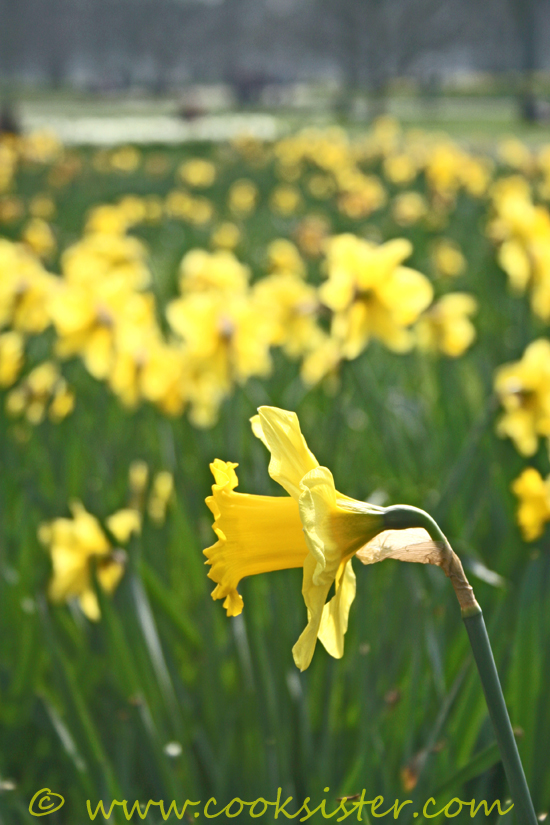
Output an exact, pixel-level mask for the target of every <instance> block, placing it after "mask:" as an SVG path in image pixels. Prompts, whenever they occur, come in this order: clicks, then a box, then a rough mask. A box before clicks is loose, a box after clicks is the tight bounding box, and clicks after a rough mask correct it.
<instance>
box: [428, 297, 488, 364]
mask: <svg viewBox="0 0 550 825" xmlns="http://www.w3.org/2000/svg"><path fill="white" fill-rule="evenodd" d="M476 310H477V301H476V300H475V298H474V297H473V296H472V295H468V294H467V293H465V292H450V293H448V294H447V295H444V296H443V297H442V298H440V299H439V301H436V303H435V304H434V305H433V306H432V307H430V309H428V310H427V311H426V312H425V313H424V314H423V315H422V316H421V317H420V319H419V321H418V322H417V324H416V335H417V341H418V346H419V348H420V349H422V350H431V351H437V350H439V351H440V352H442V353H443V354H444V355H448V356H449V357H450V358H458V357H459V356H460V355H462V354H463V353H464V352H465V351H466V350H467V349H468V347H469V346H470V345H471V344H472V342H473V341H474V340H475V337H476V330H475V327H474V325H473V324H472V322H471V321H470V316H471V315H473V314H474V312H476Z"/></svg>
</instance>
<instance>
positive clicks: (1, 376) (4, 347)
mask: <svg viewBox="0 0 550 825" xmlns="http://www.w3.org/2000/svg"><path fill="white" fill-rule="evenodd" d="M24 358H25V341H24V339H23V336H22V335H20V334H19V333H18V332H14V331H11V332H4V333H2V334H1V335H0V387H11V385H12V384H14V383H15V381H16V380H17V377H18V375H19V373H20V372H21V369H22V367H23V361H24Z"/></svg>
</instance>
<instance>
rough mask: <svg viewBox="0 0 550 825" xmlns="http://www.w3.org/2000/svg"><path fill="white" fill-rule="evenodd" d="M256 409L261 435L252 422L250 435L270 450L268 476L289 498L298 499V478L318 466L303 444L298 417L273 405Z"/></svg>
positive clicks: (299, 480) (300, 479)
mask: <svg viewBox="0 0 550 825" xmlns="http://www.w3.org/2000/svg"><path fill="white" fill-rule="evenodd" d="M258 412H259V423H260V424H261V430H262V433H263V438H261V436H259V435H258V423H257V422H253V425H252V426H253V431H254V434H255V435H257V436H258V437H259V438H261V440H262V441H263V442H264V443H267V446H268V449H269V451H270V453H271V461H270V462H269V475H270V476H271V478H272V479H273V480H274V481H276V482H277V483H278V484H280V485H281V486H282V487H284V489H285V490H286V491H287V493H289V494H290V495H291V496H292V497H293V498H295V499H299V497H300V482H301V481H302V478H303V477H304V476H305V475H306V473H308V472H309V471H310V470H313V469H315V468H316V467H318V466H319V462H318V461H317V459H316V458H315V456H314V455H313V453H312V452H311V450H310V449H309V447H308V446H307V444H306V440H305V438H304V436H303V435H302V431H301V430H300V424H299V422H298V416H297V415H296V413H294V412H288V411H287V410H280V409H278V408H277V407H260V408H259V410H258ZM254 428H256V429H254Z"/></svg>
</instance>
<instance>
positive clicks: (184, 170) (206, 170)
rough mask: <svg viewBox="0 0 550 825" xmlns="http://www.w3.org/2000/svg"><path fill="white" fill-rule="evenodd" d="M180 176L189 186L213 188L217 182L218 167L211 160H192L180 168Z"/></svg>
mask: <svg viewBox="0 0 550 825" xmlns="http://www.w3.org/2000/svg"><path fill="white" fill-rule="evenodd" d="M178 175H179V176H180V178H181V179H182V181H183V183H186V184H187V185H188V186H193V187H195V188H199V187H201V188H202V187H207V186H212V184H213V183H214V181H215V180H216V167H215V166H214V164H213V163H212V161H210V160H205V159H204V158H191V159H190V160H186V161H184V162H183V163H182V164H181V165H180V166H179V168H178Z"/></svg>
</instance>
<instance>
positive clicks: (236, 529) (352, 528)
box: [204, 407, 537, 825]
mask: <svg viewBox="0 0 550 825" xmlns="http://www.w3.org/2000/svg"><path fill="white" fill-rule="evenodd" d="M251 423H252V430H253V432H254V435H256V436H257V437H258V438H259V439H260V440H261V441H262V442H263V443H264V444H265V446H266V447H267V448H268V450H269V452H270V453H271V460H270V463H269V474H270V476H271V477H272V478H273V479H274V480H275V481H277V482H278V483H279V484H280V485H281V486H282V487H283V488H284V489H285V490H286V492H287V493H288V495H287V496H283V497H273V496H258V495H251V494H248V493H237V492H235V488H236V487H237V485H238V479H237V474H236V472H235V469H236V467H237V464H234V463H231V462H225V461H221V460H220V459H216V460H215V461H214V462H213V463H212V464H211V465H210V467H211V470H212V473H213V475H214V479H215V483H214V484H213V486H212V495H211V496H209V497H208V498H207V499H206V503H207V505H208V507H209V508H210V510H211V511H212V513H213V515H214V524H213V530H214V532H215V533H216V536H217V541H216V543H215V544H213V545H212V546H211V547H208V548H207V549H206V550H205V551H204V554H205V555H206V564H208V565H210V571H209V573H208V576H209V577H210V578H211V579H213V581H214V582H216V588H215V589H214V591H213V592H212V597H213V598H214V599H224V607H225V608H226V610H227V615H228V616H236V615H238V614H239V613H240V612H241V611H242V609H243V599H242V596H241V595H240V594H239V592H238V591H237V586H238V584H239V582H240V580H241V579H242V578H244V577H245V576H250V575H255V574H258V573H264V572H269V571H273V570H282V569H289V568H293V567H297V568H300V567H301V568H302V569H303V584H302V595H303V597H304V602H305V605H306V608H307V619H308V621H307V625H306V627H305V629H304V631H303V632H302V634H301V635H300V637H299V639H298V641H297V642H296V644H295V645H294V647H293V650H292V652H293V656H294V661H295V663H296V665H297V666H298V667H299V668H300V670H305V669H306V668H307V667H308V666H309V664H310V662H311V659H312V657H313V653H314V650H315V646H316V643H317V639H319V640H320V641H321V642H322V644H323V645H324V647H325V649H326V650H327V652H328V653H329V654H330V655H331V656H334V657H335V658H340V657H341V656H342V655H343V652H344V635H345V632H346V630H347V625H348V615H349V610H350V607H351V604H352V602H353V600H354V598H355V574H354V572H353V568H352V563H351V560H352V557H353V556H355V555H356V556H357V557H358V559H359V560H360V561H361V562H363V564H374V563H375V562H378V561H382V560H383V559H386V558H393V559H398V560H400V561H409V562H420V563H423V564H435V565H437V566H439V567H441V568H442V569H443V571H444V572H445V574H446V575H447V576H448V577H449V579H450V581H451V583H452V585H453V587H454V590H455V593H456V596H457V599H458V602H459V604H460V608H461V613H462V617H463V620H464V623H465V625H466V629H467V631H468V636H469V639H470V643H471V645H472V650H473V654H474V659H475V661H476V665H477V667H478V671H479V674H480V677H481V682H482V686H483V690H484V693H485V697H486V700H487V705H488V708H489V713H490V716H491V720H492V722H493V726H494V728H495V733H496V737H497V742H498V745H499V748H500V751H501V756H502V762H503V765H504V768H505V771H506V775H507V777H508V781H509V784H510V790H511V793H512V798H513V801H514V805H515V807H516V813H517V815H518V820H519V822H520V825H535V823H536V821H537V820H536V817H535V813H534V809H533V803H532V801H531V797H530V794H529V789H528V787H527V782H526V779H525V774H524V772H523V767H522V764H521V760H520V757H519V752H518V749H517V745H516V741H515V738H514V734H513V732H512V726H511V724H510V718H509V716H508V711H507V709H506V704H505V702H504V697H503V694H502V688H501V686H500V681H499V678H498V674H497V670H496V667H495V662H494V659H493V654H492V651H491V646H490V642H489V638H488V636H487V630H486V628H485V622H484V620H483V613H482V612H481V608H480V606H479V604H478V603H477V601H476V599H475V596H474V592H473V589H472V587H471V585H470V584H469V582H468V579H467V578H466V575H465V573H464V570H463V567H462V564H461V562H460V559H459V558H458V556H457V555H456V553H454V551H453V550H452V548H451V546H450V544H449V542H448V541H447V539H446V537H445V535H444V534H443V533H442V531H441V529H440V528H439V526H438V524H437V523H436V522H435V521H434V519H433V518H432V517H431V516H430V515H428V513H426V512H424V511H423V510H420V509H418V508H416V507H409V506H407V505H396V506H393V507H387V508H382V507H377V506H375V505H372V504H369V503H367V502H361V501H356V500H354V499H351V498H349V497H348V496H345V495H343V494H342V493H339V492H338V491H337V490H336V488H335V484H334V479H333V477H332V473H331V472H330V470H329V469H328V468H327V467H321V466H320V465H319V462H318V461H317V459H316V458H315V456H314V455H313V453H312V452H311V451H310V449H309V447H308V446H307V444H306V441H305V439H304V436H303V435H302V432H301V430H300V425H299V422H298V418H297V416H296V414H295V413H293V412H288V411H286V410H280V409H278V408H276V407H260V408H259V410H258V415H256V416H254V417H253V418H252V419H251ZM333 585H334V596H333V597H332V598H331V600H330V601H328V602H327V597H328V594H329V591H330V590H331V588H332V586H333Z"/></svg>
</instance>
